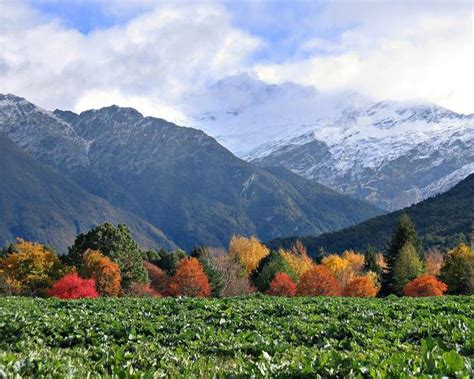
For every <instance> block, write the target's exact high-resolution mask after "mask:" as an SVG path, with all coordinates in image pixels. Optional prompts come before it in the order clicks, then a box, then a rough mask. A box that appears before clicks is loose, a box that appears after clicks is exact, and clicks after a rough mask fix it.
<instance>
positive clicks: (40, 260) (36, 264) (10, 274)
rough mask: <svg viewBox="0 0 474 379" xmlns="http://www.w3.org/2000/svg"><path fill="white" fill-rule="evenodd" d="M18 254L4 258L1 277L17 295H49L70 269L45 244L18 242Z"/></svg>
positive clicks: (0, 265)
mask: <svg viewBox="0 0 474 379" xmlns="http://www.w3.org/2000/svg"><path fill="white" fill-rule="evenodd" d="M14 249H15V251H14V252H12V253H10V254H8V255H7V256H6V257H5V258H2V259H0V274H1V275H2V277H3V280H4V282H5V285H6V286H7V287H8V289H9V291H10V292H11V293H12V294H15V295H39V296H45V295H46V294H47V291H48V290H49V288H50V287H51V285H52V284H53V282H54V281H55V280H57V279H59V278H61V277H62V276H63V275H64V274H65V273H66V272H67V268H66V267H65V266H64V265H63V264H62V263H61V262H60V260H59V258H58V257H57V256H56V255H55V254H54V253H53V252H52V251H50V250H48V249H47V248H45V247H44V246H43V245H41V244H39V243H35V242H27V241H25V240H23V239H20V238H19V239H17V243H16V244H15V245H14Z"/></svg>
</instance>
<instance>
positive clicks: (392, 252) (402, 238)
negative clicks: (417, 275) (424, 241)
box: [382, 214, 423, 295]
mask: <svg viewBox="0 0 474 379" xmlns="http://www.w3.org/2000/svg"><path fill="white" fill-rule="evenodd" d="M407 244H409V245H410V248H409V250H410V253H412V252H414V253H415V254H416V255H417V256H418V258H419V260H420V261H422V260H423V253H422V248H421V242H420V238H419V237H418V235H417V233H416V231H415V226H414V225H413V222H412V221H411V219H410V217H408V215H406V214H402V215H401V216H400V218H399V220H398V223H397V225H396V227H395V230H394V233H393V235H392V239H391V240H390V243H389V246H388V248H387V250H386V252H385V258H386V262H387V271H386V272H385V273H384V274H383V276H382V294H384V295H387V294H389V293H391V292H393V291H394V283H395V281H394V277H393V275H394V273H393V268H394V265H395V263H396V262H397V261H398V259H399V257H400V253H401V251H402V249H403V248H404V247H405V248H408V247H406V245H407ZM412 250H413V251H412ZM411 279H414V278H411ZM395 286H396V285H395ZM402 289H403V288H402ZM395 292H399V291H396V290H395Z"/></svg>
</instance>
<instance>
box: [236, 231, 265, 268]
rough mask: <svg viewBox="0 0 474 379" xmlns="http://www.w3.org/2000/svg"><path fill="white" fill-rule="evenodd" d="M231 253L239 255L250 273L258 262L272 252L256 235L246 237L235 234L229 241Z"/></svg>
mask: <svg viewBox="0 0 474 379" xmlns="http://www.w3.org/2000/svg"><path fill="white" fill-rule="evenodd" d="M229 254H230V255H231V256H233V257H238V258H239V260H240V262H241V263H242V264H243V265H244V267H245V269H246V270H247V274H250V273H251V272H252V271H254V270H255V269H256V268H257V266H258V263H259V262H260V261H261V260H262V259H263V258H265V257H266V256H267V255H268V254H270V250H269V249H268V248H267V247H266V246H265V245H264V244H262V243H260V241H259V240H258V239H257V238H256V237H251V238H245V237H241V236H235V235H234V236H232V238H231V240H230V242H229Z"/></svg>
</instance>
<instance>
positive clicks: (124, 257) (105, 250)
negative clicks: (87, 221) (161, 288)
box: [64, 223, 148, 288]
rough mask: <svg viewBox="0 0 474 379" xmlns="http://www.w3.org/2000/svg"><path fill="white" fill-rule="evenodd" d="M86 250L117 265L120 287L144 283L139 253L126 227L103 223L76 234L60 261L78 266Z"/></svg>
mask: <svg viewBox="0 0 474 379" xmlns="http://www.w3.org/2000/svg"><path fill="white" fill-rule="evenodd" d="M88 249H90V250H98V251H100V252H101V253H102V254H103V255H104V256H106V257H109V258H110V259H112V261H114V262H115V263H117V264H118V265H119V267H120V272H121V274H122V287H123V288H128V287H129V286H130V285H131V284H132V283H133V282H137V283H147V282H148V274H147V271H146V270H145V267H144V266H143V258H142V253H141V251H140V249H139V247H138V245H137V243H136V242H135V240H134V239H133V238H132V235H131V234H130V230H129V229H128V228H127V226H126V225H123V224H121V225H118V226H117V227H115V226H114V225H112V224H109V223H104V224H101V225H99V226H97V227H96V228H94V229H92V230H90V231H89V232H87V233H85V234H79V235H78V236H77V237H76V240H75V241H74V244H73V245H72V246H71V247H70V248H69V252H68V254H67V256H65V257H64V261H66V263H68V264H70V265H74V266H76V267H80V266H81V263H82V258H83V254H84V253H85V252H86V250H88Z"/></svg>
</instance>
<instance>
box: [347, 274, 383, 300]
mask: <svg viewBox="0 0 474 379" xmlns="http://www.w3.org/2000/svg"><path fill="white" fill-rule="evenodd" d="M374 279H375V276H374V275H371V274H365V275H359V276H354V277H353V278H351V279H349V281H348V282H347V284H346V287H345V288H344V291H343V295H344V296H350V297H375V296H377V292H378V288H377V284H376V282H375V280H374Z"/></svg>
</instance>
